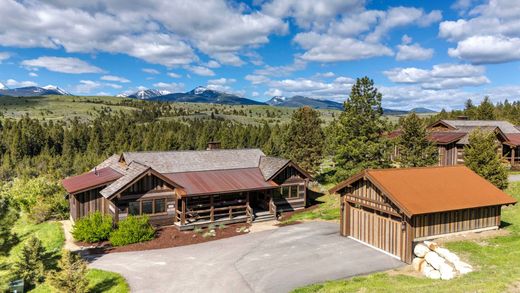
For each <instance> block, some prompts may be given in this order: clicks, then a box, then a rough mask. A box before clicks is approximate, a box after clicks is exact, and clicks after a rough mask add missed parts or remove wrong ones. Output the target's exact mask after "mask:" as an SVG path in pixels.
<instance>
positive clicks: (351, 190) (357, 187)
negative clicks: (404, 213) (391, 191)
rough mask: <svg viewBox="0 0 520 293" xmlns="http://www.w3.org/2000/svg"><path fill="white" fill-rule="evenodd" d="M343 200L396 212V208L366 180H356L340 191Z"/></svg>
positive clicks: (382, 210) (391, 212)
mask: <svg viewBox="0 0 520 293" xmlns="http://www.w3.org/2000/svg"><path fill="white" fill-rule="evenodd" d="M341 194H343V195H344V196H345V198H344V199H345V200H346V201H348V202H350V203H352V204H358V205H363V206H366V207H369V208H372V209H376V210H379V211H381V212H387V213H389V214H398V208H397V207H396V206H395V205H394V204H393V203H392V202H391V201H390V200H389V199H388V198H387V197H386V196H384V195H383V194H382V192H381V191H380V190H379V189H378V188H377V187H376V186H375V185H374V184H372V182H370V181H368V180H358V181H356V182H354V183H353V184H352V185H351V186H348V187H346V188H345V189H344V191H342V192H341Z"/></svg>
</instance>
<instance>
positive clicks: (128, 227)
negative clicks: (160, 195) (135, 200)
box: [110, 216, 155, 246]
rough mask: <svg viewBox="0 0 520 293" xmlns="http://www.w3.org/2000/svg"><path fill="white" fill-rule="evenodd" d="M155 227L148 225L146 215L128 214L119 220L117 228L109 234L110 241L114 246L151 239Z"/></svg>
mask: <svg viewBox="0 0 520 293" xmlns="http://www.w3.org/2000/svg"><path fill="white" fill-rule="evenodd" d="M154 235H155V229H154V228H153V227H152V226H151V225H150V222H149V218H148V216H138V217H135V216H128V217H127V218H125V219H124V220H122V221H120V222H119V224H118V228H117V230H115V231H113V232H112V233H111V234H110V243H112V245H114V246H121V245H126V244H132V243H138V242H144V241H148V240H152V239H153V238H154Z"/></svg>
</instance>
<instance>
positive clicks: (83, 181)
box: [62, 167, 123, 193]
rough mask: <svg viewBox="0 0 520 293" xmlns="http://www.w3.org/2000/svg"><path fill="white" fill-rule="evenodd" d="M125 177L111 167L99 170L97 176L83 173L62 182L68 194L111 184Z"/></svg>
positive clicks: (92, 172)
mask: <svg viewBox="0 0 520 293" xmlns="http://www.w3.org/2000/svg"><path fill="white" fill-rule="evenodd" d="M122 176H123V175H122V174H120V173H118V172H117V171H115V170H114V169H112V168H110V167H106V168H101V169H98V170H97V175H96V173H95V172H94V171H91V172H88V173H83V174H81V175H77V176H72V177H68V178H65V179H63V180H62V184H63V187H65V190H66V191H67V192H68V193H77V192H79V191H82V190H87V189H91V188H94V187H96V186H100V185H103V184H107V183H110V182H112V181H115V180H117V179H119V178H120V177H122Z"/></svg>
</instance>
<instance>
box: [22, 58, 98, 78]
mask: <svg viewBox="0 0 520 293" xmlns="http://www.w3.org/2000/svg"><path fill="white" fill-rule="evenodd" d="M22 65H23V66H26V67H29V68H45V69H47V70H49V71H54V72H61V73H71V74H81V73H101V72H103V70H102V69H101V68H99V67H96V66H94V65H91V64H89V63H87V62H85V61H83V60H81V59H78V58H72V57H51V56H42V57H38V58H36V59H30V60H24V61H22Z"/></svg>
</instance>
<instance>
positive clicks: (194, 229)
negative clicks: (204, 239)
mask: <svg viewBox="0 0 520 293" xmlns="http://www.w3.org/2000/svg"><path fill="white" fill-rule="evenodd" d="M193 232H195V233H196V234H202V232H203V230H202V228H201V227H195V228H193Z"/></svg>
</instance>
